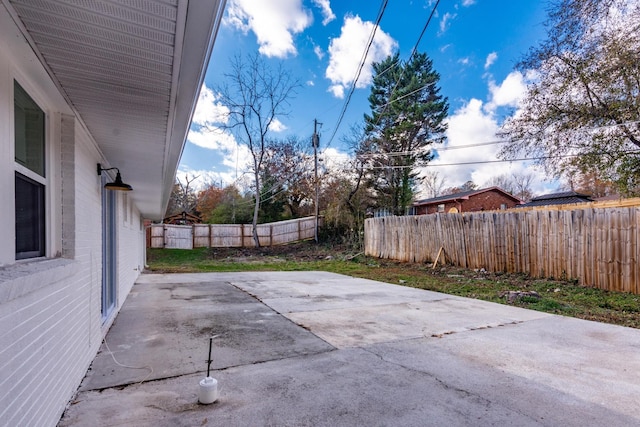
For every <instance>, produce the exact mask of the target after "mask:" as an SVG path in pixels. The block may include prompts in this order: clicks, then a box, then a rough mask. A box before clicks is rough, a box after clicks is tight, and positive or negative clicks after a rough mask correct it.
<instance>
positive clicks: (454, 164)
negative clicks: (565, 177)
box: [342, 150, 640, 170]
mask: <svg viewBox="0 0 640 427" xmlns="http://www.w3.org/2000/svg"><path fill="white" fill-rule="evenodd" d="M591 154H640V150H628V151H618V152H611V151H602V152H599V153H591ZM582 155H583V154H563V155H556V156H539V157H522V158H519V159H504V160H503V159H497V160H476V161H471V162H455V163H436V164H433V163H429V164H426V165H419V166H416V165H407V166H403V165H397V166H394V165H389V166H369V167H367V169H407V168H427V167H442V166H468V165H481V164H491V163H512V162H526V161H534V160H550V159H562V158H569V157H580V156H582ZM347 169H350V168H346V167H345V168H343V169H342V170H347Z"/></svg>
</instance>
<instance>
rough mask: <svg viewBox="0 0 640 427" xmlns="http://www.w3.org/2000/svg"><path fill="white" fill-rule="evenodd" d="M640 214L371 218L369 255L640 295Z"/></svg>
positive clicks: (638, 210)
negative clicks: (441, 261)
mask: <svg viewBox="0 0 640 427" xmlns="http://www.w3.org/2000/svg"><path fill="white" fill-rule="evenodd" d="M639 221H640V207H637V206H636V207H625V208H606V209H594V208H590V209H575V210H565V211H561V210H550V211H539V210H536V211H534V210H532V211H520V210H518V209H516V210H513V211H507V212H483V213H467V214H433V215H420V216H405V217H384V218H370V219H367V220H366V221H365V254H366V255H370V256H376V257H379V258H389V259H394V260H399V261H411V262H427V261H434V260H435V258H436V256H437V254H438V251H439V250H440V248H444V253H445V256H446V260H447V262H449V263H451V264H454V265H457V266H460V267H464V268H472V269H474V268H485V269H486V270H488V271H504V272H519V273H527V274H530V275H531V276H532V277H545V278H547V277H549V278H557V279H578V280H579V282H580V283H581V284H583V285H586V286H592V287H597V288H601V289H607V290H612V291H622V292H632V293H635V294H640V238H639V237H638V229H639V228H640V227H639Z"/></svg>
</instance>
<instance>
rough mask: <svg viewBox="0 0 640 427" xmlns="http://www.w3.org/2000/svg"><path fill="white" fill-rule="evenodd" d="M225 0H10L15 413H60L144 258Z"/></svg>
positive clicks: (6, 4)
mask: <svg viewBox="0 0 640 427" xmlns="http://www.w3.org/2000/svg"><path fill="white" fill-rule="evenodd" d="M224 3H225V2H224V0H206V1H204V0H203V1H201V0H197V1H196V0H192V1H187V0H178V1H177V2H175V4H173V2H167V1H165V0H145V1H144V2H106V1H90V2H89V1H87V2H68V1H62V0H39V1H37V2H35V1H33V0H3V1H1V2H0V152H1V153H2V154H0V200H2V204H0V218H2V223H3V226H2V227H0V425H2V426H55V425H56V424H57V423H58V421H59V419H60V416H61V415H62V413H63V411H64V409H65V407H66V405H67V404H68V402H69V400H70V398H71V397H72V396H73V395H74V393H75V392H76V390H77V387H78V385H79V384H80V382H81V380H82V378H83V377H84V375H85V373H86V371H87V368H88V367H89V365H90V363H91V361H92V360H93V358H94V357H95V355H96V353H97V352H98V349H99V348H100V345H101V342H102V339H103V337H104V336H105V335H106V333H107V331H108V329H109V327H110V325H111V324H112V322H113V320H114V318H115V316H116V314H117V313H118V311H119V309H120V307H121V306H122V304H123V302H124V301H125V298H126V296H127V294H128V293H129V291H130V290H131V287H132V286H133V284H134V282H135V280H136V278H137V277H138V275H139V274H140V272H141V271H142V269H143V268H144V264H145V231H144V225H143V224H144V222H143V219H144V218H149V219H152V220H160V219H162V216H163V214H164V211H165V209H166V206H167V202H168V200H169V194H170V192H171V188H172V185H173V183H174V177H175V172H176V169H177V164H178V162H179V158H180V155H181V152H182V149H183V147H184V143H185V138H186V135H187V132H188V130H189V125H190V121H191V116H192V114H193V111H194V108H195V103H196V101H197V98H198V93H199V91H200V88H201V85H202V82H203V79H204V73H205V67H206V65H207V62H208V59H209V56H210V52H211V49H212V47H213V43H214V40H215V35H216V32H217V29H218V27H219V24H220V19H221V17H222V13H223V9H224ZM112 167H113V168H118V169H119V173H121V177H122V180H123V181H125V182H126V183H127V184H130V185H131V186H132V187H133V191H130V192H128V191H111V190H107V189H105V188H104V185H105V184H107V183H110V182H111V181H113V180H114V178H116V174H115V173H114V172H115V169H112V170H107V171H101V168H108V169H111V168H112Z"/></svg>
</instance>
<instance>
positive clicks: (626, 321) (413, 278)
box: [147, 242, 640, 328]
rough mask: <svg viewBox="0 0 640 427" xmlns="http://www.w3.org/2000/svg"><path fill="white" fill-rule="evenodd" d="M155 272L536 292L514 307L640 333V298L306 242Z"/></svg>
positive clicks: (177, 261)
mask: <svg viewBox="0 0 640 427" xmlns="http://www.w3.org/2000/svg"><path fill="white" fill-rule="evenodd" d="M147 254H148V264H149V270H150V271H151V272H157V273H187V272H234V271H329V272H333V273H339V274H345V275H349V276H353V277H361V278H366V279H372V280H379V281H383V282H388V283H393V284H399V285H403V286H410V287H414V288H419V289H426V290H431V291H436V292H442V293H446V294H451V295H458V296H463V297H468V298H476V299H481V300H485V301H492V302H496V303H502V304H507V301H506V298H504V297H502V295H503V294H504V293H505V292H507V291H535V292H537V293H538V294H539V296H540V298H534V297H528V296H527V297H522V298H519V299H517V300H516V301H514V302H513V303H512V304H511V305H514V306H517V307H523V308H528V309H532V310H538V311H543V312H546V313H553V314H560V315H564V316H572V317H578V318H581V319H587V320H594V321H599V322H606V323H612V324H616V325H622V326H629V327H633V328H640V296H639V295H633V294H624V293H619V292H608V291H603V290H600V289H594V288H586V287H583V286H579V285H578V284H576V282H575V280H573V281H571V280H567V281H558V280H543V279H533V278H530V277H528V276H526V275H522V274H502V273H488V272H484V271H473V270H465V269H460V268H456V267H451V266H447V267H438V268H436V269H435V270H432V269H431V266H430V265H426V264H414V263H400V262H393V261H388V260H381V259H376V258H370V257H365V256H363V255H362V254H356V253H354V251H349V250H347V249H345V248H340V247H332V246H328V245H322V244H320V245H318V244H314V243H313V242H303V243H298V244H295V245H287V246H278V247H273V248H259V249H254V248H250V249H247V248H242V249H240V248H225V249H219V248H211V249H210V248H198V249H193V250H190V251H189V250H180V249H149V250H148V253H147Z"/></svg>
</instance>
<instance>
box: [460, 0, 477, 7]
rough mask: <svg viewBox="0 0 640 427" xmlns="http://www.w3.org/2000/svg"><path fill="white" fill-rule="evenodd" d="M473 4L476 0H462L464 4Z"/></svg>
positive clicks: (466, 5)
mask: <svg viewBox="0 0 640 427" xmlns="http://www.w3.org/2000/svg"><path fill="white" fill-rule="evenodd" d="M473 4H476V0H462V6H464V7H468V6H471V5H473Z"/></svg>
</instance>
